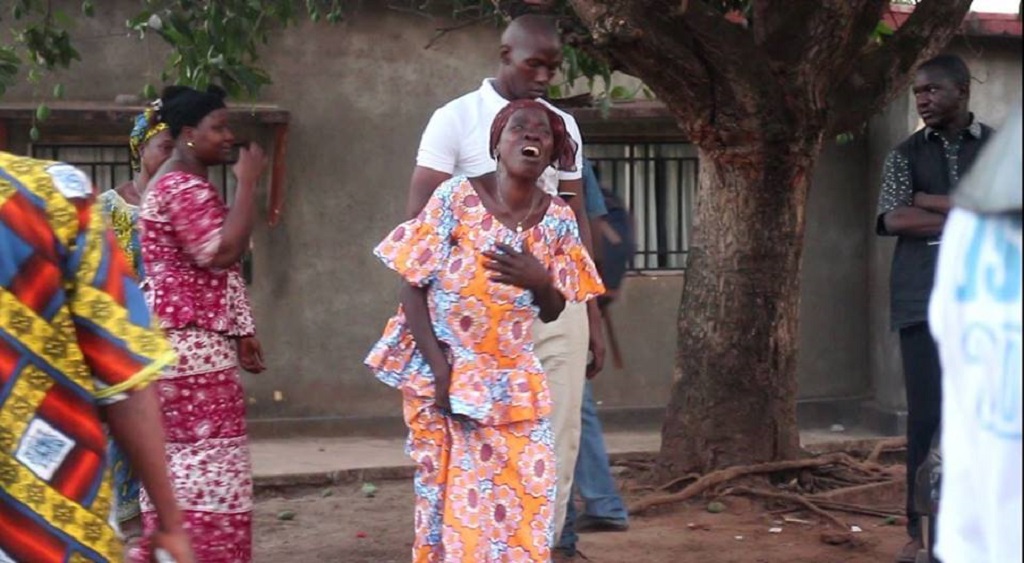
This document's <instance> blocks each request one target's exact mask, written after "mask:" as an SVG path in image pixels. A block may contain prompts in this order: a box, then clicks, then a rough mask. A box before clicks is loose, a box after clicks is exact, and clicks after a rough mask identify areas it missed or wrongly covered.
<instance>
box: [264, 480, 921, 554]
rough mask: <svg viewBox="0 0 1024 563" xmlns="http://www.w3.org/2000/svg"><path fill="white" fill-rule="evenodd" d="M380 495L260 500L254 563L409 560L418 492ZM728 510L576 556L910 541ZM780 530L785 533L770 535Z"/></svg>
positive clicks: (339, 493) (662, 518)
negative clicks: (827, 538) (838, 535)
mask: <svg viewBox="0 0 1024 563" xmlns="http://www.w3.org/2000/svg"><path fill="white" fill-rule="evenodd" d="M377 486H378V487H379V488H378V490H377V491H376V495H375V496H374V497H372V498H368V497H367V496H366V495H364V494H363V493H362V491H361V487H360V486H359V485H348V486H338V487H331V488H325V489H300V490H287V491H266V492H262V493H261V494H260V495H259V498H258V499H257V500H258V502H257V508H256V525H255V533H256V539H255V550H256V561H257V563H278V562H298V563H307V562H309V563H312V562H332V563H335V562H336V563H404V562H407V561H409V556H410V549H411V545H412V506H413V495H412V483H411V482H408V481H389V482H381V483H377ZM725 504H726V506H727V509H726V511H725V512H722V513H719V514H711V513H709V512H707V510H706V505H705V504H704V503H694V504H683V505H676V506H672V507H668V508H667V509H664V510H662V511H661V512H659V513H652V514H651V515H647V516H642V517H638V518H634V519H633V520H632V522H631V529H630V530H629V531H628V532H623V533H603V534H585V535H583V536H582V537H581V540H580V544H579V549H580V550H581V552H582V553H583V554H584V555H585V556H586V557H587V558H588V559H589V561H592V562H594V563H687V562H694V563H697V562H701V563H703V562H715V563H877V562H884V563H888V562H889V561H892V557H893V556H894V554H895V553H896V551H897V549H898V548H899V547H900V546H901V545H902V543H903V542H904V541H905V540H904V535H903V529H902V527H900V526H895V525H886V524H885V522H884V521H883V520H882V519H880V518H874V517H868V516H864V517H861V516H851V515H842V514H838V515H837V516H839V517H840V519H842V520H844V521H845V522H847V523H849V524H850V525H852V526H858V527H860V528H861V529H862V530H863V531H862V532H860V533H856V534H852V533H851V534H847V535H846V536H845V537H846V538H847V539H849V540H850V541H848V542H846V543H845V544H843V545H829V544H826V543H824V542H823V541H822V534H823V533H828V532H830V531H832V530H833V529H832V528H829V527H828V526H826V525H825V524H819V523H817V520H816V519H814V518H813V517H811V516H806V515H799V514H796V515H794V516H799V517H800V519H803V520H807V521H812V520H813V521H814V523H791V522H781V518H782V517H780V516H773V515H771V514H770V513H769V512H768V511H767V510H766V508H765V507H764V505H763V504H760V503H754V502H751V501H747V500H745V499H733V498H729V499H726V501H725ZM289 516H293V518H291V519H288V518H289ZM282 517H284V518H285V519H282ZM780 522H781V525H779V524H780ZM775 527H778V528H782V531H781V533H771V532H769V529H771V528H775ZM581 561H582V560H581Z"/></svg>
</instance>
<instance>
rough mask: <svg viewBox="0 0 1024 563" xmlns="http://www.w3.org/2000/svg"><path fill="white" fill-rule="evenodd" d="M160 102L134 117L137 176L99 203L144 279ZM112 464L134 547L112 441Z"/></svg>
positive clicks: (163, 142) (129, 497) (133, 515)
mask: <svg viewBox="0 0 1024 563" xmlns="http://www.w3.org/2000/svg"><path fill="white" fill-rule="evenodd" d="M159 108H160V102H159V100H158V101H157V102H154V103H153V104H151V105H150V106H149V107H147V108H146V111H144V112H143V113H141V114H139V115H138V116H137V117H136V118H135V125H134V126H133V127H132V132H131V135H130V136H129V148H130V150H131V159H132V169H133V171H134V173H135V174H134V177H133V178H132V179H131V181H129V182H125V183H124V184H122V185H120V186H118V187H117V188H115V189H113V190H107V191H105V192H103V193H102V194H100V196H99V198H98V199H99V203H100V209H102V211H103V214H104V216H105V217H106V218H107V221H108V222H109V223H110V225H111V227H112V228H113V230H114V234H115V235H116V236H117V243H118V246H119V247H120V248H121V250H122V251H123V252H124V254H125V256H126V257H127V258H128V263H129V264H131V266H132V269H134V270H135V275H136V276H137V277H138V278H139V279H142V252H141V245H140V242H139V231H138V229H137V225H138V218H139V203H140V202H141V200H142V194H143V193H144V192H145V190H146V184H147V183H148V182H149V180H150V178H152V177H153V174H154V173H156V171H157V169H158V168H160V165H161V164H163V163H164V161H166V160H167V157H169V156H170V155H171V150H172V149H173V148H174V141H173V140H172V139H171V133H170V131H169V130H168V129H167V124H166V123H163V122H161V121H160V116H159ZM108 455H109V463H110V466H111V467H112V468H113V471H114V496H115V505H114V509H115V510H114V514H115V516H116V518H117V521H118V524H119V525H120V527H121V532H122V533H123V534H124V536H125V537H126V538H127V541H128V543H129V544H130V545H131V544H133V543H134V541H135V540H137V539H138V538H139V537H140V536H141V534H142V523H141V521H140V518H139V489H140V484H139V480H138V479H137V478H136V476H135V474H134V473H133V472H132V470H131V466H130V465H129V464H128V458H127V457H126V456H125V455H124V453H123V452H122V451H121V449H120V448H118V446H117V444H116V443H114V442H111V444H110V449H109V450H108Z"/></svg>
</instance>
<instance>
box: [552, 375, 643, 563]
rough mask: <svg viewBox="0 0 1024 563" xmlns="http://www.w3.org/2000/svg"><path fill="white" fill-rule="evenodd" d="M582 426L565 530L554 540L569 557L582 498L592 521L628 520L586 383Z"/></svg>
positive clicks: (574, 547) (571, 551) (591, 395)
mask: <svg viewBox="0 0 1024 563" xmlns="http://www.w3.org/2000/svg"><path fill="white" fill-rule="evenodd" d="M582 417H583V418H582V425H581V429H580V453H579V456H578V457H577V458H576V469H575V472H574V474H573V484H572V495H571V496H570V497H569V507H568V510H567V511H566V514H565V527H564V528H562V536H561V537H560V538H559V540H558V546H557V548H558V549H561V550H563V551H565V552H568V553H570V554H572V553H575V551H576V540H577V539H578V536H577V534H576V525H575V524H576V503H575V502H574V500H573V499H575V498H576V496H579V497H581V498H582V499H583V506H584V510H583V512H584V514H586V515H587V516H590V517H592V518H600V519H603V520H615V521H619V522H626V521H627V520H628V518H629V514H628V512H626V505H625V504H623V502H622V497H621V496H619V491H618V488H617V487H616V485H615V479H614V478H613V477H612V472H611V467H610V464H609V463H608V451H607V450H605V447H604V434H603V432H602V430H601V421H600V419H598V418H597V404H596V403H595V402H594V395H593V394H592V392H591V390H590V383H589V382H588V383H587V384H586V385H585V386H584V388H583V409H582Z"/></svg>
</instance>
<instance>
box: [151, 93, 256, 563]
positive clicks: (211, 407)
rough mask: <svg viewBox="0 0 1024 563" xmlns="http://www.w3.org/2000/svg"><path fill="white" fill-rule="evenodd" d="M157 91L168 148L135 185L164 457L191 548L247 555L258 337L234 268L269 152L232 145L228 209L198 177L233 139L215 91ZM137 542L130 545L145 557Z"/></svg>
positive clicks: (201, 554)
mask: <svg viewBox="0 0 1024 563" xmlns="http://www.w3.org/2000/svg"><path fill="white" fill-rule="evenodd" d="M161 102H162V106H161V109H160V116H161V119H162V121H163V122H164V123H166V124H167V127H168V130H169V132H170V135H171V137H172V138H173V139H174V150H173V152H172V153H171V156H170V158H169V159H168V160H167V161H166V162H165V163H164V164H163V165H162V166H161V167H160V169H159V171H158V172H157V174H156V175H155V179H154V180H153V181H151V182H150V186H149V188H148V189H147V190H146V193H145V195H144V196H143V202H142V209H141V211H140V213H139V223H140V230H141V235H142V236H141V239H142V258H143V263H144V268H145V272H146V278H145V280H144V281H143V289H144V291H145V293H146V297H147V299H148V301H149V303H150V305H151V306H152V307H153V312H154V313H156V315H157V317H159V319H160V323H161V326H162V327H163V329H164V330H165V331H166V333H167V336H168V338H169V340H170V341H171V343H172V344H173V345H174V348H175V351H176V352H177V354H178V363H177V365H176V366H175V368H174V369H173V370H171V371H170V372H169V373H166V374H165V375H164V376H163V377H162V378H161V380H160V382H159V387H160V397H161V402H162V405H161V406H162V408H163V414H164V427H165V428H166V431H167V448H168V452H167V457H168V465H169V467H170V472H171V477H172V479H173V480H174V484H175V490H176V494H177V496H178V502H179V504H180V505H181V506H182V507H183V509H184V511H185V518H186V525H185V527H186V529H188V530H189V532H190V534H191V539H192V545H193V548H194V549H195V553H196V558H197V559H198V560H199V561H203V562H204V563H206V562H209V563H218V562H225V563H227V562H231V563H239V562H242V563H244V562H247V561H251V560H252V505H253V498H252V475H251V469H250V458H249V447H248V440H247V437H246V430H245V400H244V395H243V391H242V386H241V381H240V379H239V370H238V366H239V363H241V364H242V366H243V367H246V369H249V370H250V371H261V370H262V369H263V358H262V352H261V351H260V349H259V345H258V343H257V342H256V341H255V340H253V339H244V338H242V339H240V338H239V337H243V336H252V334H253V326H252V318H251V316H249V315H248V311H249V306H248V297H247V295H246V290H245V285H244V283H242V282H241V277H240V275H239V273H238V269H239V261H240V260H241V258H242V255H243V254H244V253H245V251H246V250H247V248H248V246H249V237H250V235H251V234H252V228H253V223H254V215H255V206H254V202H253V198H254V192H255V189H256V183H257V182H258V181H259V179H260V176H261V175H262V173H263V171H264V169H265V168H266V163H267V160H266V157H265V156H264V153H263V151H262V149H260V147H259V146H257V145H255V144H252V145H250V146H248V147H243V148H242V149H241V150H240V153H239V157H238V161H237V162H236V163H235V165H234V167H233V171H234V173H235V176H236V178H237V180H238V189H237V191H236V195H235V200H234V202H233V204H232V205H231V207H230V209H229V208H228V207H227V206H226V205H225V203H224V202H223V201H222V200H221V197H220V195H219V193H218V192H217V189H216V188H214V186H213V185H212V184H211V183H210V181H209V180H208V177H207V176H208V169H209V167H211V166H216V165H219V164H224V163H226V162H228V161H229V160H230V159H231V156H232V151H233V148H234V142H235V138H234V136H233V135H232V133H231V130H230V129H229V128H228V123H227V121H228V112H227V109H226V106H225V104H224V91H223V90H220V89H219V88H211V89H209V90H207V91H206V92H200V91H196V90H193V89H191V88H186V87H181V86H172V87H168V88H167V89H165V90H164V93H163V96H162V97H161ZM238 311H245V312H246V316H245V318H240V316H239V314H238ZM247 343H248V344H247ZM247 346H248V347H249V348H248V349H247V348H246V347H247ZM240 358H241V359H240ZM141 504H142V512H143V522H144V525H145V528H146V529H147V530H149V529H151V528H152V527H154V526H156V524H157V521H156V518H155V514H154V512H153V506H152V504H151V503H150V502H149V499H148V497H147V495H146V492H145V491H143V493H142V496H141ZM146 547H147V546H142V548H141V549H139V550H136V553H135V554H133V556H134V557H136V558H138V557H145V556H146Z"/></svg>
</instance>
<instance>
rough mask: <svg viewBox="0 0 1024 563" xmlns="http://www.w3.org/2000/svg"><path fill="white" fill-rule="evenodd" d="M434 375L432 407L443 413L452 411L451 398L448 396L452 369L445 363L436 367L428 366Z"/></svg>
mask: <svg viewBox="0 0 1024 563" xmlns="http://www.w3.org/2000/svg"><path fill="white" fill-rule="evenodd" d="M430 371H432V372H433V373H434V406H436V407H437V408H438V409H440V410H441V411H443V412H445V413H450V412H451V410H452V402H451V397H450V395H449V393H450V391H451V386H452V368H451V366H450V365H448V363H447V362H444V363H441V364H440V365H437V366H430Z"/></svg>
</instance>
